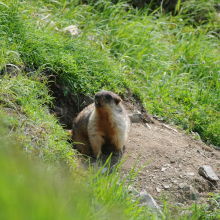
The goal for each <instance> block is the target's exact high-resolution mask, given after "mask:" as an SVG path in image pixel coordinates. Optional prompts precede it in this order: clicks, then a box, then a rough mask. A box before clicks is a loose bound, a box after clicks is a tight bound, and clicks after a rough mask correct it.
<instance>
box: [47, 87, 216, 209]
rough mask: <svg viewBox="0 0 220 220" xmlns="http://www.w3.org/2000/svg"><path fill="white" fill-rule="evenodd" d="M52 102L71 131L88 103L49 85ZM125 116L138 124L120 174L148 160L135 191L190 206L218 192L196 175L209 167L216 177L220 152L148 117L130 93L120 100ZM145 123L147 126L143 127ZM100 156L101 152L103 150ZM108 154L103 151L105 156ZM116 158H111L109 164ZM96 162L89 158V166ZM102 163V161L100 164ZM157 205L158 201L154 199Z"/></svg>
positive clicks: (139, 175) (115, 160)
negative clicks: (137, 116) (134, 118)
mask: <svg viewBox="0 0 220 220" xmlns="http://www.w3.org/2000/svg"><path fill="white" fill-rule="evenodd" d="M51 88H53V95H54V96H55V97H56V98H57V99H56V100H55V102H54V104H55V109H60V112H56V111H55V112H56V113H57V115H58V116H59V118H60V122H61V123H63V124H65V125H66V127H67V128H69V129H70V128H71V124H72V121H73V119H74V118H75V117H76V115H77V113H78V112H79V111H81V110H82V109H83V108H84V107H85V106H86V105H88V104H90V103H91V102H92V100H91V98H89V97H86V96H78V97H76V96H75V95H74V94H69V95H66V96H64V95H63V92H62V86H53V87H51ZM123 100H124V105H125V107H126V109H127V111H128V113H134V112H137V111H139V112H141V113H142V119H141V121H140V122H139V123H133V124H132V125H131V131H130V135H129V140H128V143H127V144H126V147H125V151H124V154H123V156H122V158H124V157H126V156H127V155H128V158H127V159H126V160H125V162H124V164H123V165H122V168H121V169H122V170H121V171H122V175H126V174H127V173H129V172H130V170H131V168H132V167H133V165H134V163H135V161H136V160H138V162H137V166H136V170H137V169H138V168H140V167H141V166H142V165H143V164H145V163H146V162H147V161H150V162H149V164H148V165H146V166H145V167H144V168H143V169H142V171H141V172H140V173H139V174H138V176H137V179H136V180H135V182H134V186H135V187H136V188H137V190H138V191H141V190H146V191H147V192H148V193H150V194H151V195H152V196H154V197H156V198H161V192H163V194H164V195H166V197H167V198H168V199H169V200H170V201H171V203H172V204H174V203H175V204H176V203H181V204H180V205H183V204H190V203H192V202H194V201H195V197H196V198H197V199H198V202H203V201H204V200H205V198H206V197H207V196H208V193H209V192H218V191H219V187H218V185H217V183H213V182H210V181H208V180H206V179H205V178H203V177H201V176H200V175H199V174H198V170H199V167H200V166H202V165H209V166H211V167H212V169H213V170H214V171H215V173H216V174H217V175H218V176H219V177H220V151H218V150H215V149H214V148H212V147H209V146H206V145H205V144H204V143H203V142H202V141H201V140H197V139H195V137H194V136H193V135H186V134H185V133H184V131H180V130H177V128H174V127H173V128H171V126H170V125H166V124H164V123H162V122H159V121H157V120H155V119H153V118H152V116H151V115H150V114H148V112H147V111H146V110H145V108H144V107H143V105H142V103H141V101H140V100H139V99H138V98H137V97H136V96H134V95H133V94H132V93H131V91H129V90H128V91H127V94H126V97H123ZM146 123H147V124H148V126H147V125H146ZM103 153H105V152H104V150H103ZM108 154H109V152H108V151H107V152H106V155H108ZM118 159H119V158H118V157H116V156H113V157H112V165H114V164H115V163H117V161H118ZM95 162H96V160H95V159H94V158H91V163H95ZM104 162H105V159H103V161H102V163H104ZM158 202H159V203H160V201H159V200H158Z"/></svg>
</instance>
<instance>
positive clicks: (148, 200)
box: [139, 190, 162, 214]
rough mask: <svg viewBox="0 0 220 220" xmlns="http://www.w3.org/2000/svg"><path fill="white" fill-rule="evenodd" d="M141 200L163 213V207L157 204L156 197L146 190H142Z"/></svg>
mask: <svg viewBox="0 0 220 220" xmlns="http://www.w3.org/2000/svg"><path fill="white" fill-rule="evenodd" d="M139 195H140V198H141V200H140V202H142V203H143V202H146V205H147V206H148V207H149V208H151V209H157V210H158V211H159V212H160V213H161V214H162V212H161V209H160V207H159V206H158V205H157V203H156V201H155V200H154V198H153V197H152V196H151V195H150V194H148V193H147V192H146V191H145V190H144V191H141V192H140V194H139Z"/></svg>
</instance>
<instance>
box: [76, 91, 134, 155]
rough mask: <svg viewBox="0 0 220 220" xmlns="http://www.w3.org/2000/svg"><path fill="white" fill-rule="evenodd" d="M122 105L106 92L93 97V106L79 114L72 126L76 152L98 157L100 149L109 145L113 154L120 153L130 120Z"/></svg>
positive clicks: (117, 97)
mask: <svg viewBox="0 0 220 220" xmlns="http://www.w3.org/2000/svg"><path fill="white" fill-rule="evenodd" d="M121 101H122V100H121V98H120V97H119V96H118V95H116V94H115V93H113V92H109V91H105V90H102V91H101V92H99V93H97V94H96V95H95V103H93V104H91V105H89V106H87V107H86V108H85V109H84V110H83V111H81V112H80V113H79V115H78V116H77V117H76V118H75V120H74V122H73V129H72V139H73V140H74V141H75V142H76V145H75V148H76V149H77V150H79V151H80V152H81V153H83V154H87V155H91V154H93V156H95V157H99V156H101V155H102V146H103V145H112V146H113V147H114V151H115V152H118V153H119V152H122V149H123V146H124V144H125V142H126V140H127V138H128V132H129V130H130V119H129V117H128V115H127V113H126V111H125V108H124V106H123V104H122V103H121ZM81 143H82V144H81Z"/></svg>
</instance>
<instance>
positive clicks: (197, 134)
mask: <svg viewBox="0 0 220 220" xmlns="http://www.w3.org/2000/svg"><path fill="white" fill-rule="evenodd" d="M194 136H195V138H196V139H199V140H201V137H200V135H199V133H197V132H194Z"/></svg>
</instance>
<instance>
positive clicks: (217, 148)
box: [210, 144, 220, 150]
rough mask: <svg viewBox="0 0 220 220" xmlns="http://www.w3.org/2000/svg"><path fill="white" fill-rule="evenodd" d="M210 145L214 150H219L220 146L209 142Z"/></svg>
mask: <svg viewBox="0 0 220 220" xmlns="http://www.w3.org/2000/svg"><path fill="white" fill-rule="evenodd" d="M210 146H211V147H213V148H214V149H215V150H220V147H218V146H215V145H213V144H210Z"/></svg>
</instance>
